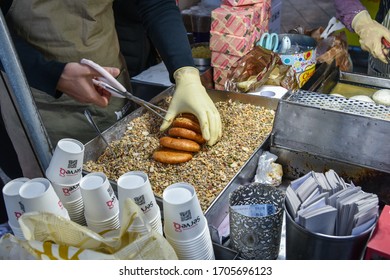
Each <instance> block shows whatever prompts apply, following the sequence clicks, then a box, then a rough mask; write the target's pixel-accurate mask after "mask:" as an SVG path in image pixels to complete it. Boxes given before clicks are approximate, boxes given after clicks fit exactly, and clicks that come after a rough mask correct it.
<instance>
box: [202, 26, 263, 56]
mask: <svg viewBox="0 0 390 280" xmlns="http://www.w3.org/2000/svg"><path fill="white" fill-rule="evenodd" d="M255 40H256V35H255V34H254V35H250V36H249V35H247V36H244V37H240V36H235V35H231V34H223V33H219V32H216V31H211V32H210V50H212V51H215V52H219V53H224V54H228V55H233V56H239V57H241V56H243V55H245V54H247V53H248V52H249V51H250V50H251V49H252V48H253V46H254V43H255Z"/></svg>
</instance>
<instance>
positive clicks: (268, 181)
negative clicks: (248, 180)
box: [254, 151, 283, 187]
mask: <svg viewBox="0 0 390 280" xmlns="http://www.w3.org/2000/svg"><path fill="white" fill-rule="evenodd" d="M277 159H278V157H277V156H276V155H274V154H272V153H270V152H267V151H266V152H263V153H262V154H261V156H260V158H259V161H258V164H257V169H256V175H255V178H254V182H256V183H261V184H263V185H268V186H273V187H276V186H279V185H280V184H281V183H282V177H283V169H282V166H281V165H280V164H278V163H275V161H276V160H277Z"/></svg>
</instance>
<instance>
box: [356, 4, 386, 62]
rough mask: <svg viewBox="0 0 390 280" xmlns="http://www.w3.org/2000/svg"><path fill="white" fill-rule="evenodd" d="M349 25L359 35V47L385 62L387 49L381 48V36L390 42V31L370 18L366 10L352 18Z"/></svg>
mask: <svg viewBox="0 0 390 280" xmlns="http://www.w3.org/2000/svg"><path fill="white" fill-rule="evenodd" d="M351 26H352V28H353V29H354V30H355V32H356V34H358V35H359V42H360V46H361V48H362V49H363V50H365V51H368V52H370V53H371V54H372V56H373V57H375V58H378V59H380V60H381V61H382V62H383V63H386V64H387V58H386V56H387V54H388V52H389V51H388V50H387V49H383V48H382V38H385V39H386V40H387V41H389V42H390V31H389V30H388V29H387V28H386V27H384V26H383V25H381V24H379V23H378V22H377V21H375V20H373V19H371V16H370V14H369V13H368V12H367V11H366V10H364V11H361V12H360V13H358V14H357V15H356V16H355V17H354V18H353V20H352V24H351Z"/></svg>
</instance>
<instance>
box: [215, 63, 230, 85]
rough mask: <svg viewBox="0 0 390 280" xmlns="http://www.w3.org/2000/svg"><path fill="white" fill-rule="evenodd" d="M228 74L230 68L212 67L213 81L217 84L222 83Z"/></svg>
mask: <svg viewBox="0 0 390 280" xmlns="http://www.w3.org/2000/svg"><path fill="white" fill-rule="evenodd" d="M229 74H230V69H225V68H219V67H214V68H213V81H214V83H215V84H219V85H224V84H225V82H226V80H227V77H228V75H229Z"/></svg>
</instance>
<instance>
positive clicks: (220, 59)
mask: <svg viewBox="0 0 390 280" xmlns="http://www.w3.org/2000/svg"><path fill="white" fill-rule="evenodd" d="M240 58H241V57H240V56H234V55H229V54H225V53H221V52H215V51H212V52H211V66H213V67H217V68H220V69H229V67H231V66H232V65H233V64H234V63H235V62H236V61H237V60H239V59H240Z"/></svg>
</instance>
